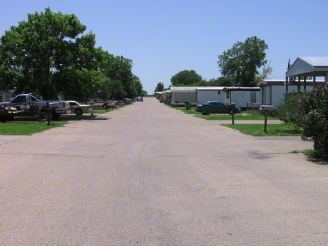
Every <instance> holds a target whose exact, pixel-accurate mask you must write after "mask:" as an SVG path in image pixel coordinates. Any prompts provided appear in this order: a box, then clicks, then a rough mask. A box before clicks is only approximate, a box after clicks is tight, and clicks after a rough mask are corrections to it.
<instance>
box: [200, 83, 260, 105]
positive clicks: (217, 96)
mask: <svg viewBox="0 0 328 246" xmlns="http://www.w3.org/2000/svg"><path fill="white" fill-rule="evenodd" d="M196 98H197V103H198V104H203V103H205V102H206V101H219V102H222V103H235V104H236V107H239V108H241V109H246V108H247V106H248V103H258V104H259V103H260V99H261V97H260V87H198V88H197V89H196Z"/></svg>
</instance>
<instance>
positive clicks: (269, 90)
mask: <svg viewBox="0 0 328 246" xmlns="http://www.w3.org/2000/svg"><path fill="white" fill-rule="evenodd" d="M257 85H258V86H259V87H260V88H261V101H260V103H261V104H262V105H272V106H274V107H275V106H277V105H278V104H279V103H282V102H283V99H284V95H285V94H286V80H285V79H280V80H262V81H260V82H259V83H258V84H257ZM304 85H305V86H304ZM312 88H313V82H310V81H309V82H306V83H304V82H300V91H307V90H311V89H312ZM293 91H297V82H293V81H289V82H288V92H293Z"/></svg>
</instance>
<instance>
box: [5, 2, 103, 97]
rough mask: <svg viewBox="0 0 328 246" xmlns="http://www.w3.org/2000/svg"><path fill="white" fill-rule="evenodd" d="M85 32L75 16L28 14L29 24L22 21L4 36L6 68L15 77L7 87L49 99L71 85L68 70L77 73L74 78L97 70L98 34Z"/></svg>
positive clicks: (7, 82)
mask: <svg viewBox="0 0 328 246" xmlns="http://www.w3.org/2000/svg"><path fill="white" fill-rule="evenodd" d="M85 30H86V26H85V25H83V24H81V23H80V21H79V20H78V18H77V17H76V16H75V15H73V14H71V15H67V14H62V13H60V12H58V13H54V12H52V11H51V10H50V8H46V9H45V11H44V12H41V13H38V12H36V13H34V14H28V19H27V21H21V22H19V24H18V26H16V27H15V26H13V27H11V28H10V30H8V31H6V32H5V34H4V35H3V36H2V37H1V44H0V53H1V56H2V65H3V66H4V69H5V71H6V73H7V76H8V77H10V78H12V80H6V81H5V86H6V87H14V86H15V87H16V90H17V93H20V92H24V91H30V92H36V93H38V94H40V95H42V96H43V97H44V98H46V99H49V98H53V97H55V96H57V95H58V94H59V93H60V92H62V91H63V90H64V89H67V87H69V86H70V85H71V84H70V83H68V82H69V81H68V80H67V79H65V80H63V78H65V76H63V74H65V75H67V73H68V70H69V71H70V72H69V73H71V70H75V71H74V72H72V74H71V76H74V77H75V78H76V76H78V75H81V74H82V75H83V76H84V75H85V71H91V70H93V69H96V67H95V65H96V64H97V56H96V51H95V35H94V34H92V33H88V34H83V33H84V31H85ZM80 72H81V73H80ZM71 76H70V77H71ZM78 81H81V82H82V81H83V82H85V81H86V80H84V79H82V80H78ZM75 83H77V82H75ZM80 86H81V85H80Z"/></svg>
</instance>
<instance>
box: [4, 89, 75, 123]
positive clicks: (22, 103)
mask: <svg viewBox="0 0 328 246" xmlns="http://www.w3.org/2000/svg"><path fill="white" fill-rule="evenodd" d="M47 103H49V107H50V108H52V117H53V119H54V120H58V119H59V117H60V116H61V115H62V114H70V113H71V109H70V106H69V103H68V101H52V100H48V101H45V100H43V99H41V98H38V97H37V96H35V95H32V94H19V95H17V96H16V97H15V98H14V99H12V100H11V101H10V102H2V103H0V105H2V106H4V107H14V108H16V109H17V113H15V116H36V115H40V116H42V114H43V113H44V110H45V108H46V107H47Z"/></svg>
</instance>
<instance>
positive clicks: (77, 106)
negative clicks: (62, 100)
mask: <svg viewBox="0 0 328 246" xmlns="http://www.w3.org/2000/svg"><path fill="white" fill-rule="evenodd" d="M68 102H69V106H70V107H71V112H72V113H74V114H76V115H77V116H80V115H82V114H84V113H89V112H90V105H87V104H83V103H79V102H77V101H68Z"/></svg>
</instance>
